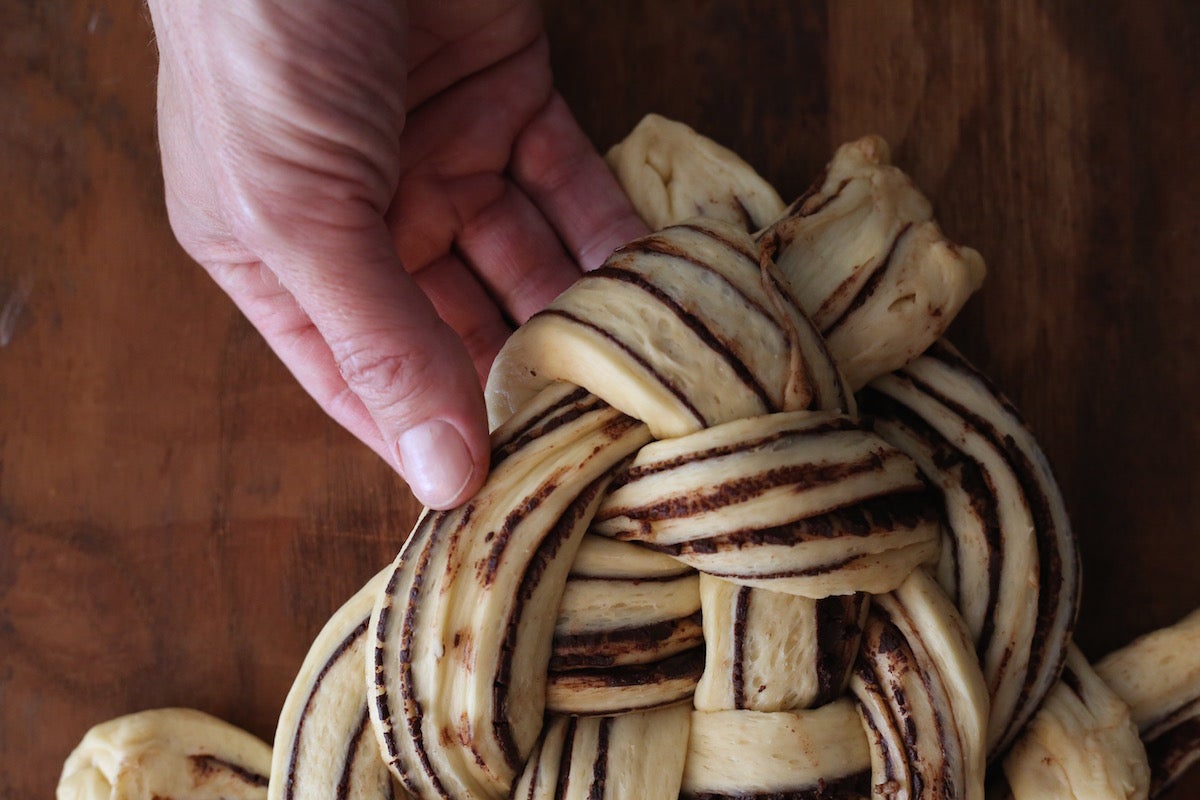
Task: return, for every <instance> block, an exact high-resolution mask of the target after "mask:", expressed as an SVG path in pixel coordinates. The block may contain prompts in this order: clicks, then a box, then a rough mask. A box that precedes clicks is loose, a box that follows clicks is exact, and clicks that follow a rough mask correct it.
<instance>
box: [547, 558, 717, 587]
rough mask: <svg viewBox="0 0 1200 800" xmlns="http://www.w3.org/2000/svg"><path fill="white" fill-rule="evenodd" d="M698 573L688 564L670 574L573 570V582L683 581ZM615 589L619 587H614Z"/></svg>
mask: <svg viewBox="0 0 1200 800" xmlns="http://www.w3.org/2000/svg"><path fill="white" fill-rule="evenodd" d="M695 574H696V570H694V569H692V568H691V567H689V566H688V565H687V564H680V565H679V571H678V572H673V573H671V574H670V575H636V574H630V575H589V574H588V573H585V572H572V573H571V583H580V582H586V583H601V582H610V583H633V584H638V583H671V582H673V581H681V580H684V579H685V578H690V577H692V576H693V575H695ZM613 588H614V589H616V588H619V587H615V586H614V587H613Z"/></svg>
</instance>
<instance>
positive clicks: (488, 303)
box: [413, 255, 512, 386]
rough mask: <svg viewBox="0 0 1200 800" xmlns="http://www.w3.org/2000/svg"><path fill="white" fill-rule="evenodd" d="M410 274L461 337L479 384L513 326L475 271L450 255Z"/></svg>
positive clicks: (482, 381) (485, 376)
mask: <svg viewBox="0 0 1200 800" xmlns="http://www.w3.org/2000/svg"><path fill="white" fill-rule="evenodd" d="M413 278H414V279H415V280H416V282H417V285H418V286H419V287H421V291H423V292H424V293H425V296H426V297H428V298H429V299H430V301H431V302H432V303H433V307H434V308H435V309H437V312H438V314H439V315H440V316H441V318H442V319H443V320H445V321H446V324H447V325H449V326H450V327H451V328H453V329H454V332H455V333H456V334H458V336H459V338H460V339H462V342H463V345H464V346H465V347H466V349H467V354H468V355H469V356H470V357H471V361H472V363H474V364H475V372H476V375H477V376H478V377H479V385H480V386H482V385H483V384H484V383H485V382H486V381H487V376H488V372H489V371H490V370H491V367H492V361H494V360H495V358H496V354H497V353H499V352H500V347H501V346H502V345H503V344H504V341H505V339H507V338H508V337H509V335H510V334H511V333H512V328H511V327H509V324H508V322H507V321H506V320H505V319H504V317H503V316H502V315H501V314H500V309H498V308H497V307H496V303H495V301H494V300H493V299H492V297H491V296H490V295H489V294H488V293H487V291H486V290H485V289H484V288H483V286H481V285H480V283H479V281H478V280H476V277H475V275H474V274H473V273H472V272H471V270H469V269H468V268H467V266H466V265H465V264H463V262H462V261H461V260H460V259H458V258H457V257H455V256H453V255H447V256H443V257H442V258H439V259H438V260H437V261H435V262H433V263H432V264H430V265H429V266H428V267H426V268H425V269H422V270H421V271H419V272H417V273H415V274H414V275H413Z"/></svg>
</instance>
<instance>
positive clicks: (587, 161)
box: [150, 0, 644, 508]
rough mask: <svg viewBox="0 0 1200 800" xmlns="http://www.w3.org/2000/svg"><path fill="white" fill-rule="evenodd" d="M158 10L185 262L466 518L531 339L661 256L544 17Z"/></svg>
mask: <svg viewBox="0 0 1200 800" xmlns="http://www.w3.org/2000/svg"><path fill="white" fill-rule="evenodd" d="M405 6H407V7H405ZM150 9H151V13H152V16H153V20H154V27H155V31H156V34H157V37H158V41H159V50H160V67H159V90H158V92H159V136H160V143H161V149H162V154H163V172H164V179H165V183H166V196H167V207H168V211H169V214H170V218H171V225H172V227H173V229H174V231H175V234H176V236H177V237H178V238H179V241H180V243H181V244H182V245H183V246H184V248H185V249H186V250H187V252H188V253H189V254H190V255H191V256H192V257H193V258H194V259H196V260H197V261H198V262H200V263H201V264H202V265H203V266H204V267H205V268H206V269H207V270H208V272H209V273H210V274H211V275H212V277H213V278H214V279H215V280H216V281H217V283H218V284H219V285H220V286H221V287H222V288H223V289H224V290H225V291H226V292H227V293H228V294H229V296H230V297H231V298H232V299H233V300H234V302H235V303H236V304H237V305H238V307H239V308H240V309H241V310H242V312H243V313H244V314H245V315H246V317H247V318H248V319H249V320H250V321H251V322H252V323H253V324H254V325H255V327H257V328H258V330H259V331H260V332H261V333H262V335H263V337H264V338H265V339H266V341H267V342H268V343H269V344H270V346H271V347H272V348H273V349H274V350H275V352H276V353H277V354H278V355H279V357H280V358H281V359H282V360H283V362H284V363H285V364H286V365H287V366H288V368H289V369H290V370H291V371H292V373H293V374H294V375H295V376H296V378H297V379H298V380H299V381H300V383H301V385H303V386H304V388H305V389H306V390H307V391H308V392H309V394H311V395H312V396H313V397H314V398H315V399H316V401H317V402H318V403H319V404H320V405H321V407H322V408H324V409H325V411H326V412H327V413H329V414H330V416H332V417H333V418H334V419H335V420H337V421H338V422H339V423H341V424H342V425H343V426H344V427H346V428H347V429H348V430H349V431H350V432H351V433H353V434H354V435H355V436H357V437H358V438H359V439H361V440H362V441H363V442H364V443H366V444H367V445H368V446H370V447H371V448H373V449H374V450H375V451H376V452H377V453H379V455H380V456H382V457H383V458H384V459H385V460H387V461H388V462H389V463H390V464H392V465H393V466H394V467H395V468H396V469H397V470H398V471H399V472H400V473H401V475H403V476H404V478H405V479H406V480H407V481H408V482H409V485H410V487H411V488H412V490H413V493H414V494H415V495H416V496H417V497H418V499H420V500H421V501H422V502H424V503H426V504H427V505H429V506H431V507H433V508H447V507H451V506H454V505H457V504H458V503H460V502H462V501H463V500H465V499H467V498H468V497H469V496H470V495H472V494H473V493H474V492H475V491H476V489H478V487H479V486H480V485H481V484H482V482H483V480H484V478H485V477H486V472H487V465H488V457H489V447H488V437H487V428H486V422H485V416H484V410H483V398H482V391H481V382H482V381H483V380H484V379H486V376H487V371H488V369H489V367H490V365H491V362H492V359H493V357H494V356H495V354H496V352H497V351H498V350H499V348H500V345H501V344H502V343H503V342H504V340H505V338H506V337H507V336H508V334H509V333H510V332H511V329H512V325H513V324H514V323H516V324H519V323H521V322H524V321H525V320H526V319H527V318H528V317H529V316H531V315H532V314H533V313H534V312H536V311H537V310H538V309H540V308H541V307H542V306H544V305H545V304H546V303H547V302H549V301H550V300H551V299H553V298H554V297H555V296H556V295H557V294H558V293H559V292H560V291H561V290H562V289H564V288H566V287H567V286H568V285H569V284H570V283H571V282H572V281H573V280H574V279H575V278H576V277H577V276H578V275H579V273H580V269H584V270H586V269H591V268H594V267H596V266H598V265H599V264H600V263H601V262H602V261H603V259H604V258H605V257H606V256H607V255H608V254H609V253H610V252H611V251H612V250H613V249H614V248H615V247H616V246H618V245H620V244H622V243H624V242H626V241H628V240H629V239H632V238H634V237H635V236H637V235H639V234H641V233H643V232H644V227H643V225H642V223H641V222H640V221H639V220H638V219H637V217H636V216H635V215H634V212H633V211H632V209H631V208H630V206H629V204H628V202H627V201H626V200H625V198H624V196H623V195H622V194H621V192H620V189H619V188H618V187H617V184H616V182H615V180H614V179H613V178H612V176H611V175H610V174H609V172H608V170H607V168H606V167H605V165H604V164H603V162H602V161H601V159H600V158H599V156H598V155H597V154H596V152H595V150H594V149H593V148H592V146H591V144H590V143H589V142H588V140H587V138H586V137H585V136H584V134H583V133H582V131H581V130H580V129H579V127H578V125H577V124H576V123H575V121H574V119H573V118H572V117H571V114H570V112H569V111H568V110H567V108H566V105H565V104H564V103H563V101H562V99H561V97H559V96H558V95H557V94H556V93H555V91H554V89H553V86H552V84H551V78H550V70H549V64H548V58H547V47H546V42H545V37H544V35H543V33H542V28H541V20H540V16H539V14H538V10H537V8H536V5H535V4H533V3H531V2H519V1H518V0H478V1H476V2H460V1H459V0H455V1H454V2H450V1H448V0H411V2H408V3H407V4H404V3H400V2H395V0H391V1H389V0H354V1H353V2H347V1H346V0H286V2H285V0H240V1H239V2H235V3H230V2H228V0H192V1H191V2H177V1H176V0H151V2H150Z"/></svg>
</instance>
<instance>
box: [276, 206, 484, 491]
mask: <svg viewBox="0 0 1200 800" xmlns="http://www.w3.org/2000/svg"><path fill="white" fill-rule="evenodd" d="M323 234H324V235H323V236H322V237H321V244H320V246H317V247H307V248H305V249H304V250H297V249H291V248H289V247H288V246H287V243H286V242H285V243H283V244H282V245H281V249H279V250H276V251H272V252H271V253H269V254H268V256H267V257H266V261H267V263H268V265H269V266H270V267H271V268H272V270H273V271H274V272H275V273H276V274H277V275H279V277H280V280H281V282H282V284H283V286H284V287H285V288H286V289H287V290H288V291H289V292H290V293H291V295H292V296H293V297H294V298H295V301H296V303H297V305H298V307H299V308H300V309H301V310H302V311H303V312H304V314H305V315H306V316H307V317H308V318H309V319H310V320H311V321H312V323H313V325H314V326H315V330H316V332H317V334H318V335H319V338H320V339H321V340H322V341H324V342H325V343H326V347H327V348H328V352H329V358H330V361H331V362H332V364H333V366H334V370H335V373H334V374H336V375H338V376H340V378H341V380H342V381H343V382H344V385H345V386H346V387H347V388H348V390H349V391H350V392H351V393H353V395H354V396H356V397H357V398H358V399H359V401H361V403H362V406H363V407H364V408H365V410H366V412H367V414H368V415H369V417H370V419H371V420H373V422H374V424H375V426H376V428H377V429H378V439H377V442H378V447H376V449H377V450H378V451H380V452H381V453H382V454H383V455H384V457H385V458H387V459H388V461H390V462H391V463H392V464H394V465H395V467H396V469H397V470H399V472H400V473H401V475H403V476H404V478H405V479H406V480H407V481H408V483H409V486H410V487H411V489H412V491H413V494H414V495H416V496H417V498H418V499H420V500H421V501H422V502H424V503H425V504H426V505H428V506H430V507H432V508H449V507H452V506H455V505H458V504H459V503H461V502H463V501H464V500H466V499H467V498H468V497H470V496H471V495H472V494H474V492H475V491H476V489H478V488H479V486H480V485H481V484H482V482H483V479H484V477H485V476H486V472H487V461H488V432H487V427H486V423H485V421H484V420H485V417H484V410H483V397H482V391H481V389H480V384H479V378H478V375H477V373H476V370H475V368H474V366H473V365H472V362H471V359H470V358H469V357H468V355H467V352H466V349H465V348H464V347H463V344H462V342H461V341H460V339H459V338H458V336H457V335H456V333H455V331H454V330H453V329H452V328H451V327H450V326H449V325H447V324H446V323H445V322H444V321H443V320H442V319H440V318H439V317H438V315H437V313H436V312H435V311H434V308H433V305H432V303H431V302H430V301H429V299H428V298H427V297H426V296H425V295H424V294H423V293H422V291H421V289H420V288H419V287H418V286H417V284H416V282H415V281H414V280H413V279H412V277H411V276H409V275H408V274H407V273H406V272H405V271H404V269H403V268H402V267H401V265H400V263H399V260H398V259H397V258H396V255H395V251H394V250H393V248H392V245H391V241H390V237H389V236H388V234H387V231H386V229H385V228H384V226H383V223H382V221H376V222H375V223H374V224H373V225H371V226H370V227H368V228H366V229H362V230H339V229H327V230H325V231H323ZM309 241H310V242H311V241H312V240H311V239H310V240H309ZM313 344H314V343H313V341H312V338H311V336H308V335H307V334H305V333H302V337H294V340H293V342H292V349H291V350H290V351H289V352H292V353H295V354H296V355H297V356H299V357H300V360H301V361H302V362H303V364H301V365H300V366H299V367H298V369H299V371H300V372H301V373H303V374H311V373H312V371H313V369H314V364H316V363H317V362H316V361H315V360H314V359H313V353H312V352H311V351H308V352H303V351H301V349H300V348H301V347H303V346H305V345H309V346H312V345H313ZM280 355H281V356H285V353H284V352H281V353H280ZM285 358H286V356H285ZM326 363H328V362H326ZM316 383H317V384H318V390H320V391H322V392H323V398H319V399H322V400H323V405H325V404H330V403H341V404H342V406H341V409H340V410H341V411H342V412H343V413H352V412H353V408H354V402H353V401H352V400H350V399H348V398H344V397H340V396H339V393H338V392H337V390H336V388H332V387H335V386H336V384H335V383H334V381H333V379H332V377H331V376H330V375H329V374H328V373H325V374H324V375H321V376H319V377H318V378H317V379H316ZM331 389H332V393H331Z"/></svg>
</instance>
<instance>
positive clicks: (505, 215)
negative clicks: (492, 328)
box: [388, 173, 580, 363]
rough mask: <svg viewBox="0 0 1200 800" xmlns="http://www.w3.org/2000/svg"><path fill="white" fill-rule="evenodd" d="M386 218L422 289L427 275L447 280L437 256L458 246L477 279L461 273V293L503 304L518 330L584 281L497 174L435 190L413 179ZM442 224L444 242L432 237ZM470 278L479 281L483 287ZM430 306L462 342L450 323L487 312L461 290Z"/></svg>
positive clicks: (540, 220)
mask: <svg viewBox="0 0 1200 800" xmlns="http://www.w3.org/2000/svg"><path fill="white" fill-rule="evenodd" d="M388 217H389V219H390V220H392V221H393V224H394V225H395V232H394V233H393V237H394V241H395V243H396V249H397V251H398V252H399V253H400V257H401V259H402V260H403V261H404V263H405V265H406V266H407V267H408V269H409V270H410V271H411V272H413V274H414V275H415V276H417V279H418V283H420V284H421V286H422V288H426V287H425V283H424V280H425V277H424V276H426V275H427V274H430V273H431V274H433V275H435V276H437V277H438V279H439V280H444V279H445V278H447V277H448V276H447V275H446V274H444V273H445V266H446V265H445V262H444V261H443V260H442V259H441V258H440V254H442V253H445V252H446V251H447V250H449V249H450V247H451V242H453V247H454V248H455V250H456V252H457V254H458V255H459V256H460V257H461V258H462V260H463V261H465V262H466V264H467V266H469V267H470V269H471V271H472V272H473V273H474V275H473V276H468V275H466V274H457V275H456V277H455V279H454V280H455V285H456V287H457V286H466V285H468V284H474V286H473V288H474V289H475V290H476V291H478V292H480V293H481V295H482V296H483V297H485V298H487V300H488V304H490V305H491V306H493V307H494V306H495V304H497V303H499V304H500V306H501V307H502V308H503V309H504V310H505V312H506V313H507V314H508V317H509V319H511V320H512V321H513V322H514V323H516V324H522V323H524V322H525V321H526V320H527V319H529V317H531V316H533V314H534V313H536V312H538V311H540V310H541V309H542V308H543V307H545V305H546V304H547V303H549V302H550V301H551V300H553V299H554V298H555V297H557V296H558V295H559V293H561V292H562V291H563V290H564V289H566V288H567V287H568V286H570V285H571V284H572V283H574V282H575V280H576V279H578V278H579V275H580V271H579V267H578V266H577V265H576V264H575V262H574V260H573V259H572V258H571V257H570V256H569V255H568V254H567V252H566V251H565V250H564V249H563V246H562V242H560V241H559V238H558V235H557V234H556V233H555V231H554V229H553V228H551V227H550V224H549V223H548V222H547V221H546V218H545V216H543V215H542V213H541V211H539V210H538V209H537V207H536V206H534V205H533V203H532V202H530V200H529V198H528V197H527V196H526V195H525V193H524V192H522V191H521V190H520V189H519V188H518V187H517V186H515V185H514V184H513V183H512V182H511V181H509V180H507V179H506V178H504V177H503V176H501V175H498V174H494V173H493V174H478V175H469V176H465V177H461V178H455V179H450V180H442V181H437V182H432V183H431V182H430V181H427V180H422V179H420V178H413V179H410V180H408V181H406V182H405V183H404V184H402V185H401V187H400V191H399V192H398V193H397V195H396V198H395V200H394V201H393V204H392V208H391V209H390V210H389V212H388ZM448 218H450V219H454V220H457V221H458V222H457V229H456V230H450V229H447V228H445V220H446V219H448ZM439 221H440V222H441V224H442V227H443V229H444V233H443V236H442V237H441V238H438V237H436V236H435V235H434V232H436V231H438V230H439V227H438V225H439ZM455 271H456V272H457V270H455ZM468 278H471V279H470V280H468ZM473 278H478V281H479V282H481V283H482V286H480V285H478V284H476V283H475V281H474V279H473ZM485 288H486V291H485ZM426 293H427V294H430V291H429V290H428V289H427V290H426ZM489 295H490V297H489ZM430 299H432V300H433V303H434V306H435V307H436V308H437V310H438V313H440V314H441V315H442V318H443V319H445V320H446V321H447V322H449V323H450V325H451V326H452V327H453V328H454V329H455V330H458V331H459V332H460V333H463V334H464V338H465V337H466V334H465V332H464V331H463V330H462V326H461V325H460V324H456V323H455V321H453V320H452V319H451V316H454V317H455V318H456V319H463V314H462V310H463V309H462V306H463V305H464V304H466V306H467V308H466V310H468V311H469V312H471V314H473V315H477V314H479V313H481V309H483V307H484V305H485V304H484V303H483V302H481V301H479V300H476V299H475V298H474V297H473V296H470V295H463V294H462V293H461V292H459V291H453V292H449V293H447V292H442V293H438V294H436V295H435V294H430ZM494 313H495V312H494V308H493V314H494ZM468 319H469V318H468ZM465 321H467V320H466V319H464V322H465ZM488 322H490V320H488ZM489 363H490V362H489Z"/></svg>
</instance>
